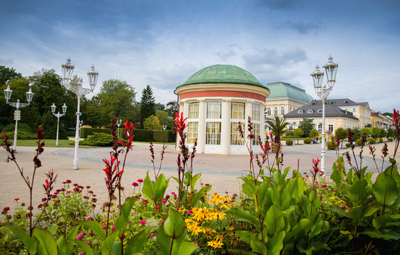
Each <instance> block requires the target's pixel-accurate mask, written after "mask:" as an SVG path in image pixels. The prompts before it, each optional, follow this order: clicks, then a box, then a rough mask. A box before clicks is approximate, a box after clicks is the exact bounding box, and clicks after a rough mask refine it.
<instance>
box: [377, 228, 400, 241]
mask: <svg viewBox="0 0 400 255" xmlns="http://www.w3.org/2000/svg"><path fill="white" fill-rule="evenodd" d="M381 233H382V235H383V239H385V240H399V239H400V234H399V233H398V232H396V231H393V230H390V229H382V230H381Z"/></svg>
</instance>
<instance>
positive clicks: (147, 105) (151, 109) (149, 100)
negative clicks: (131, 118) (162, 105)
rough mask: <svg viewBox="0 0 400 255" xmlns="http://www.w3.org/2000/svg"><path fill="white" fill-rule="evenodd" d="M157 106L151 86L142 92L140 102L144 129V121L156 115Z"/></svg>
mask: <svg viewBox="0 0 400 255" xmlns="http://www.w3.org/2000/svg"><path fill="white" fill-rule="evenodd" d="M155 105H156V100H155V99H154V96H153V90H152V89H151V87H150V85H147V87H146V88H145V89H143V91H142V98H141V100H140V125H141V126H142V127H143V123H144V120H145V119H147V118H148V117H150V116H151V115H154V114H155V113H156V109H155Z"/></svg>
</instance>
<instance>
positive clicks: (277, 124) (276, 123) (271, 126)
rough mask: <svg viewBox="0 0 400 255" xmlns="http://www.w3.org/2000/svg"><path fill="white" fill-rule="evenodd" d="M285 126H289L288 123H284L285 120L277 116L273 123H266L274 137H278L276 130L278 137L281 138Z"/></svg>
mask: <svg viewBox="0 0 400 255" xmlns="http://www.w3.org/2000/svg"><path fill="white" fill-rule="evenodd" d="M287 125H289V123H288V122H286V119H280V118H279V117H278V116H275V121H270V120H268V121H267V126H268V127H269V129H270V130H271V132H272V134H273V135H274V136H277V135H278V128H279V135H280V136H282V135H283V134H284V133H285V132H286V130H285V128H286V126H287Z"/></svg>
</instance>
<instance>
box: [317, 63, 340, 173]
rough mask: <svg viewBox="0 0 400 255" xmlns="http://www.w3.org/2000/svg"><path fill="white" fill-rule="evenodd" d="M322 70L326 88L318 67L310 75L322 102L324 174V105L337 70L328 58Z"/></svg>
mask: <svg viewBox="0 0 400 255" xmlns="http://www.w3.org/2000/svg"><path fill="white" fill-rule="evenodd" d="M323 68H325V73H326V78H327V84H328V87H327V86H326V85H325V84H324V85H322V81H323V79H324V73H323V72H321V71H320V70H319V66H318V65H317V66H316V67H315V71H314V72H313V73H312V74H310V75H311V76H312V78H313V82H314V89H315V92H316V93H317V95H318V97H319V98H321V100H322V143H321V170H322V171H323V173H324V174H325V151H326V148H325V147H326V143H325V104H326V98H327V97H328V95H329V93H330V92H331V90H332V88H333V86H334V85H335V82H336V73H337V69H338V64H336V63H334V62H333V58H332V57H331V56H329V58H328V63H326V64H325V65H324V66H323Z"/></svg>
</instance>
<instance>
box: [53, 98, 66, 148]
mask: <svg viewBox="0 0 400 255" xmlns="http://www.w3.org/2000/svg"><path fill="white" fill-rule="evenodd" d="M50 108H51V113H52V114H53V115H54V116H56V117H57V136H56V146H58V130H59V128H58V127H59V125H60V117H62V116H64V115H65V113H66V112H67V106H66V105H65V103H64V105H63V106H62V107H61V108H62V111H63V113H62V114H61V113H60V112H57V113H55V112H56V105H55V104H54V103H53V105H52V106H50Z"/></svg>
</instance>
